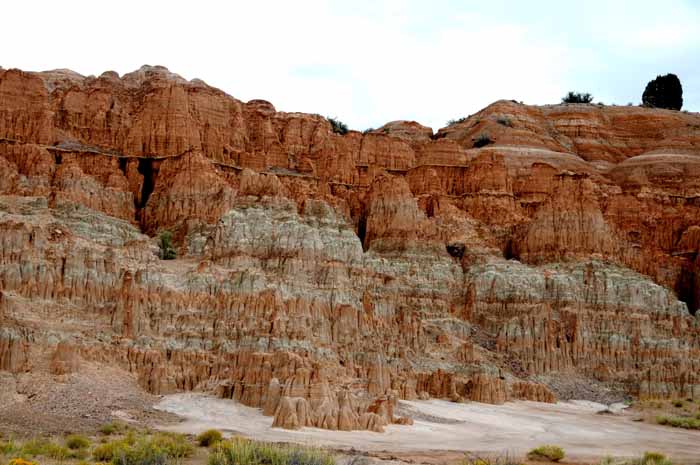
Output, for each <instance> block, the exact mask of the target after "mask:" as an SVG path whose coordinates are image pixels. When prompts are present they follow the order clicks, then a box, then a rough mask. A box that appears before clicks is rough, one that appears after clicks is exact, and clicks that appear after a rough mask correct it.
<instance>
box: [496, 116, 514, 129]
mask: <svg viewBox="0 0 700 465" xmlns="http://www.w3.org/2000/svg"><path fill="white" fill-rule="evenodd" d="M496 122H497V123H498V124H500V125H501V126H507V127H509V128H512V127H513V121H511V119H510V118H508V117H507V116H499V117H498V118H496Z"/></svg>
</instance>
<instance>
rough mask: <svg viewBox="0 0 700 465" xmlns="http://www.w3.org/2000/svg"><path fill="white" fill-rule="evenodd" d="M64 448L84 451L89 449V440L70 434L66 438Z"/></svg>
mask: <svg viewBox="0 0 700 465" xmlns="http://www.w3.org/2000/svg"><path fill="white" fill-rule="evenodd" d="M66 446H67V447H68V448H69V449H73V450H75V449H86V448H88V447H90V440H89V439H88V438H86V437H85V436H83V435H80V434H71V435H70V436H68V437H67V438H66Z"/></svg>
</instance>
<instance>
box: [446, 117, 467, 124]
mask: <svg viewBox="0 0 700 465" xmlns="http://www.w3.org/2000/svg"><path fill="white" fill-rule="evenodd" d="M467 118H468V116H463V117H461V118H457V119H451V120H449V121H448V122H447V125H448V126H452V125H453V124H459V123H464V122H465V121H466V120H467Z"/></svg>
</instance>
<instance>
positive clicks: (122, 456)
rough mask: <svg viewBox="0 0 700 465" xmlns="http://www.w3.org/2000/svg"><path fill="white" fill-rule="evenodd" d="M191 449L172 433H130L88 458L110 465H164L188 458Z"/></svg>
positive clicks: (190, 446) (95, 451) (177, 435)
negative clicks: (110, 464) (140, 434)
mask: <svg viewBox="0 0 700 465" xmlns="http://www.w3.org/2000/svg"><path fill="white" fill-rule="evenodd" d="M193 453H194V446H193V445H192V444H191V443H190V442H189V440H188V439H187V438H186V437H185V436H183V435H181V434H175V433H158V434H153V435H142V436H139V435H136V434H135V433H134V432H133V431H130V432H129V433H128V434H127V435H126V436H125V437H124V438H122V439H118V440H114V441H109V442H106V443H104V444H99V445H97V446H96V447H95V448H94V449H93V451H92V458H93V460H95V461H97V462H111V463H112V464H113V465H165V464H171V463H173V462H175V463H177V462H179V461H180V460H182V459H184V458H187V457H189V456H191V455H192V454H193Z"/></svg>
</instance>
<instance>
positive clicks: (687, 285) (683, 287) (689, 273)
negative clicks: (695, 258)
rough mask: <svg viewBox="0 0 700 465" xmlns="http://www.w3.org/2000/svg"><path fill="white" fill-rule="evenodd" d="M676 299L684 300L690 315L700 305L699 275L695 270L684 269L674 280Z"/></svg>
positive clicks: (694, 312) (693, 313)
mask: <svg viewBox="0 0 700 465" xmlns="http://www.w3.org/2000/svg"><path fill="white" fill-rule="evenodd" d="M675 291H676V295H678V300H680V301H682V302H685V304H686V305H687V306H688V311H690V314H691V315H695V314H696V313H697V311H698V307H700V276H699V275H698V273H697V272H696V271H693V270H689V269H685V270H683V272H682V273H681V275H680V277H679V278H678V281H676V289H675Z"/></svg>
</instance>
